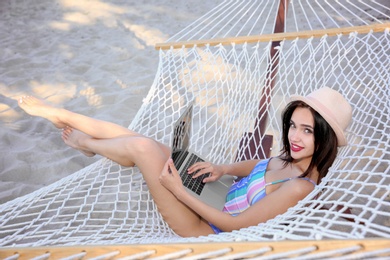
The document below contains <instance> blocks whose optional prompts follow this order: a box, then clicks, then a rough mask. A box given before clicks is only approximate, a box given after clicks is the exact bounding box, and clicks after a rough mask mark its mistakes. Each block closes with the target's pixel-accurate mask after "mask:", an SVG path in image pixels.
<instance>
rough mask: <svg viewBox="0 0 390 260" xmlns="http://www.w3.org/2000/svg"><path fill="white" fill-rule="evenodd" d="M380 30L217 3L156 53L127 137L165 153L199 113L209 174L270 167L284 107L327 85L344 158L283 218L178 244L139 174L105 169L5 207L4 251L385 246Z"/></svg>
mask: <svg viewBox="0 0 390 260" xmlns="http://www.w3.org/2000/svg"><path fill="white" fill-rule="evenodd" d="M287 6H288V8H287ZM275 17H278V18H277V19H275ZM309 17H312V18H311V20H309ZM313 17H314V18H313ZM389 18H390V9H389V7H387V6H385V5H383V4H380V3H378V1H324V2H323V1H321V3H319V2H318V1H303V0H301V1H291V2H290V3H288V1H286V2H285V1H280V3H279V2H278V1H274V0H268V1H265V0H264V1H249V0H248V1H224V2H222V3H221V4H220V5H218V6H216V7H215V8H213V9H212V10H210V11H209V12H208V13H207V14H205V15H204V16H203V17H201V18H199V19H198V20H197V21H195V22H194V23H193V24H191V25H189V26H188V27H187V28H185V29H184V30H183V31H181V32H179V33H178V34H177V35H175V36H174V37H173V38H171V39H170V40H169V41H168V43H165V44H161V45H158V46H156V48H157V49H158V50H159V55H160V61H159V67H158V71H157V73H156V77H155V80H154V83H153V85H152V86H151V89H150V92H149V94H148V95H147V97H146V98H145V99H144V101H143V105H142V107H141V108H140V110H139V112H138V113H137V115H136V117H135V118H134V120H133V121H132V123H131V125H130V126H129V128H131V129H134V130H135V131H138V132H140V133H143V134H145V135H147V136H150V137H152V138H155V139H157V140H159V141H161V142H163V143H166V144H170V143H171V141H172V140H171V134H172V131H173V129H172V126H173V122H175V120H176V119H177V118H179V116H180V114H181V113H182V112H183V110H184V109H185V108H186V106H187V104H188V103H189V101H191V100H194V108H193V111H194V116H193V124H192V133H193V134H192V138H191V147H192V149H193V150H195V151H196V152H198V153H200V154H202V155H203V156H205V157H206V158H207V159H208V160H210V161H212V162H214V163H229V162H234V161H237V160H244V159H251V158H264V157H268V156H274V155H277V154H278V153H279V150H280V147H281V145H280V141H279V140H280V132H281V127H280V112H281V110H282V109H283V107H284V106H285V104H286V103H287V102H288V97H289V96H290V95H291V94H301V95H305V94H307V93H309V92H311V91H313V90H314V89H317V88H319V87H322V86H329V87H331V88H334V89H336V90H338V91H340V92H341V93H342V94H343V95H344V96H345V97H346V98H347V99H348V100H349V101H350V102H351V104H352V106H353V122H352V124H351V125H350V127H349V128H348V129H347V138H348V141H349V145H348V146H346V147H343V148H341V149H340V150H339V154H338V157H337V159H336V161H335V162H334V164H333V166H332V167H331V169H330V171H329V174H328V175H327V177H326V178H325V179H324V180H323V181H322V183H321V184H320V185H318V187H316V188H315V190H314V191H313V192H312V193H311V194H310V195H309V196H307V198H305V199H304V200H302V201H300V202H299V203H298V205H296V206H295V207H292V208H290V209H289V210H288V211H287V212H286V213H285V214H282V215H279V216H277V217H276V218H275V219H272V220H270V221H268V222H266V223H262V224H259V225H258V226H253V227H249V228H245V229H242V230H237V231H233V232H227V233H222V234H219V235H209V236H205V237H198V238H195V237H193V238H182V237H179V236H178V235H176V234H175V233H174V232H173V231H172V230H171V229H170V228H169V227H168V225H167V224H166V223H165V222H164V221H163V219H162V217H161V215H160V214H159V212H158V211H157V208H156V206H155V204H154V202H153V200H152V198H151V196H150V194H149V191H148V188H147V186H146V184H145V183H144V180H143V178H142V174H141V173H140V172H139V170H138V169H137V168H125V167H121V166H119V165H118V164H116V163H114V162H112V161H110V160H108V159H101V160H99V161H97V162H96V163H94V164H92V165H90V166H88V167H86V168H84V169H81V170H80V171H78V172H75V173H74V174H72V175H70V176H68V177H66V178H64V179H62V180H60V181H58V182H56V183H54V184H52V185H50V186H47V187H44V188H42V189H40V190H38V191H36V192H33V193H31V194H29V195H27V196H24V197H20V198H17V199H15V200H12V201H9V202H7V203H5V204H3V205H0V247H16V246H17V247H37V246H53V245H103V244H104V245H110V244H111V245H112V244H147V243H184V242H191V243H198V242H230V241H235V242H237V241H267V240H307V239H311V240H323V239H366V238H378V237H379V238H390V175H389V172H390V166H389V163H390V148H389V141H388V140H390V123H389V107H390V104H389V100H390V87H389V82H390V34H389V30H390V24H389V23H388V21H389ZM325 20H326V21H327V22H326V23H327V24H333V26H332V28H326V27H325V26H324V21H325ZM284 31H285V33H283V32H284ZM171 42H172V43H171Z"/></svg>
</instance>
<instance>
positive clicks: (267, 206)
mask: <svg viewBox="0 0 390 260" xmlns="http://www.w3.org/2000/svg"><path fill="white" fill-rule="evenodd" d="M19 106H20V107H21V108H22V109H23V110H25V111H26V112H27V113H28V114H30V115H34V116H41V117H43V118H46V119H48V120H49V121H51V122H52V123H53V124H54V125H55V126H56V127H57V128H61V129H63V132H62V139H63V140H64V142H65V143H66V144H67V145H69V146H70V147H72V148H74V149H77V150H79V151H81V152H82V153H84V154H85V155H86V156H94V155H95V154H100V155H102V156H105V157H107V158H109V159H111V160H113V161H115V162H117V163H119V164H120V165H123V166H134V165H137V167H138V168H139V169H140V171H141V172H142V174H143V177H144V179H145V181H146V183H147V185H148V187H149V190H150V192H151V194H152V196H153V199H154V201H155V203H156V205H157V207H158V209H159V212H160V213H161V215H162V216H163V218H164V220H165V221H166V222H167V223H168V225H169V226H170V227H171V228H172V229H173V230H174V231H175V232H176V233H177V234H178V235H181V236H200V235H208V234H213V233H219V232H222V231H224V232H228V231H232V230H237V229H240V228H244V227H249V226H253V225H257V224H259V223H261V222H265V221H267V220H269V219H272V218H274V217H275V216H277V215H278V214H281V213H284V212H286V211H287V209H288V208H289V207H292V206H294V205H296V204H297V203H298V201H300V200H302V199H303V198H305V197H306V196H307V195H308V194H309V193H310V192H311V191H313V189H314V187H315V185H316V184H317V183H319V182H320V181H321V179H322V178H323V177H324V176H325V175H326V173H327V171H328V168H329V167H330V166H331V165H332V163H333V161H334V159H335V157H336V154H337V146H342V145H345V144H346V138H345V136H344V129H345V128H346V127H347V126H348V124H349V122H350V120H351V112H352V109H351V106H350V105H349V103H348V102H347V101H346V100H345V99H344V98H343V97H342V95H341V94H340V93H338V92H337V91H334V90H332V89H330V88H327V87H325V88H321V89H319V90H317V91H314V92H313V93H311V94H310V95H308V96H307V97H303V96H293V97H292V98H291V102H290V103H289V104H288V105H287V107H286V109H285V110H284V112H283V115H282V121H283V149H282V152H281V154H280V155H279V156H278V157H273V158H269V159H266V160H262V161H258V160H251V161H243V162H238V163H233V164H226V165H215V164H212V163H209V162H202V163H196V164H194V165H192V166H191V167H190V168H189V169H188V173H189V174H193V175H194V177H198V176H200V175H202V174H205V173H211V174H210V176H209V177H207V178H205V180H204V181H205V182H211V181H216V180H218V179H219V178H220V177H221V176H222V175H224V174H229V175H234V176H239V177H243V178H241V180H240V181H239V182H237V183H234V184H233V185H232V187H231V188H230V191H229V192H228V194H227V198H226V204H225V207H224V209H223V211H219V210H217V209H214V208H212V207H210V206H208V205H206V204H204V203H203V202H201V201H199V200H198V199H196V198H195V197H193V196H191V195H190V194H188V193H187V192H186V191H185V189H184V187H183V185H182V182H181V179H180V176H179V175H178V173H177V170H176V168H175V166H174V163H173V161H172V159H170V152H171V150H170V148H169V147H167V146H166V145H164V144H162V143H159V142H157V141H155V140H153V139H150V138H148V137H146V136H143V135H141V134H139V133H136V132H133V131H131V130H129V129H127V128H125V127H121V126H119V125H116V124H113V123H109V122H105V121H100V120H96V119H93V118H89V117H86V116H83V115H80V114H76V113H73V112H71V111H68V110H65V109H61V108H56V107H53V106H50V105H48V104H46V103H44V102H43V101H41V100H39V99H36V98H34V97H31V96H26V97H22V98H20V100H19ZM149 158H154V162H153V163H150V160H149Z"/></svg>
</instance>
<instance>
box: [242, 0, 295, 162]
mask: <svg viewBox="0 0 390 260" xmlns="http://www.w3.org/2000/svg"><path fill="white" fill-rule="evenodd" d="M288 4H289V0H280V2H279V7H278V13H277V17H276V21H275V27H274V34H275V33H284V24H285V19H286V13H287V7H288ZM278 46H280V40H277V41H272V43H271V48H270V57H269V61H268V66H267V76H266V81H265V85H264V88H263V92H262V95H261V100H260V103H259V113H258V115H257V118H256V121H255V126H254V133H246V135H245V136H244V137H243V138H242V140H241V142H240V148H241V147H246V148H245V150H244V151H243V152H241V153H240V154H239V155H238V156H237V161H241V160H244V159H246V160H248V159H264V158H268V157H270V154H271V149H272V144H273V136H272V135H266V134H265V129H266V125H267V119H268V109H269V106H270V104H271V96H272V90H273V88H274V86H275V83H276V75H277V72H278V64H279V52H278V51H277V49H276V48H277V47H278ZM240 151H241V149H240Z"/></svg>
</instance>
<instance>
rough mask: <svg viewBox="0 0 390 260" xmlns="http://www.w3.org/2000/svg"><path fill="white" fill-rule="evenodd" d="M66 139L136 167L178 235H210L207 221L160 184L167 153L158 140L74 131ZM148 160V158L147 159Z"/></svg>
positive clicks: (75, 146)
mask: <svg viewBox="0 0 390 260" xmlns="http://www.w3.org/2000/svg"><path fill="white" fill-rule="evenodd" d="M72 135H74V136H73V138H72V140H71V141H70V142H74V143H73V144H72V145H71V146H73V147H74V148H76V149H78V150H81V151H87V152H89V153H96V154H100V155H103V156H105V157H107V158H110V159H111V160H113V161H115V162H117V163H119V164H121V165H123V166H134V164H135V165H137V167H138V168H139V169H140V171H141V172H142V174H143V177H144V179H145V181H146V183H147V185H148V187H149V190H150V192H151V194H152V197H153V199H154V201H155V202H156V205H157V207H158V209H159V212H160V213H161V215H162V216H163V218H164V220H165V221H166V222H167V223H168V225H169V226H170V227H171V228H172V229H173V230H174V231H175V232H176V233H177V234H179V235H181V236H200V235H208V234H212V233H213V231H212V229H211V227H210V226H209V225H208V223H207V222H206V221H205V220H204V219H202V218H200V217H199V215H197V214H196V213H195V212H194V211H192V210H191V209H190V208H188V207H187V206H186V205H184V204H183V203H181V202H180V201H178V200H177V199H176V197H175V196H174V195H173V194H172V193H171V192H170V191H169V190H167V189H166V188H165V187H164V186H162V185H161V183H160V181H159V176H160V173H161V171H162V169H163V166H164V164H165V162H166V161H167V160H168V158H169V156H170V152H169V150H164V149H161V146H160V144H159V143H158V142H156V141H154V140H152V139H150V138H146V137H143V136H121V137H116V138H111V139H95V138H92V137H90V136H88V135H85V134H80V132H78V131H77V130H74V131H71V132H70V136H72ZM151 160H152V161H151Z"/></svg>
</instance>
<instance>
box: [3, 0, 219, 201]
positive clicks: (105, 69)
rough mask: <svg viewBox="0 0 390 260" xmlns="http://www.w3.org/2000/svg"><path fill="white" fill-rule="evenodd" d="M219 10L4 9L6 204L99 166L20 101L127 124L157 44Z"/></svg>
mask: <svg viewBox="0 0 390 260" xmlns="http://www.w3.org/2000/svg"><path fill="white" fill-rule="evenodd" d="M217 3H218V2H208V1H205V3H202V2H199V1H196V0H190V1H188V0H186V1H171V0H155V1H129V0H110V1H106V0H91V1H78V0H41V1H28V0H24V1H23V0H22V1H15V0H2V1H0V27H1V31H0V39H1V40H0V134H1V150H0V204H1V203H4V202H6V201H9V200H12V199H14V198H17V197H19V196H22V195H26V194H29V193H31V192H32V191H34V190H37V189H39V188H41V187H43V186H46V185H48V184H51V183H53V182H55V181H57V180H59V179H61V178H63V177H65V176H67V175H69V174H72V173H73V172H75V171H77V170H79V169H81V168H83V167H85V166H87V165H89V164H91V163H93V162H95V161H96V160H98V159H100V158H99V157H94V158H88V157H85V156H83V155H82V154H81V153H79V152H77V151H75V150H73V149H71V148H69V147H68V146H66V145H65V144H64V143H63V141H62V139H61V131H60V130H58V129H56V128H55V127H54V126H53V125H51V124H50V123H48V122H47V121H45V120H44V119H41V118H37V117H31V116H29V115H27V114H26V113H25V112H24V111H22V110H21V109H20V108H19V107H18V105H17V99H18V97H20V96H23V95H34V96H36V97H39V98H42V99H44V100H46V101H47V102H50V103H52V104H54V105H56V106H61V107H65V108H67V109H70V110H72V111H75V112H78V113H82V114H84V115H88V116H91V117H95V118H99V119H103V120H108V121H111V122H114V123H117V124H120V125H123V126H128V125H129V124H130V122H131V121H132V119H133V117H134V115H135V114H136V113H137V111H138V109H139V108H140V106H141V104H142V100H143V98H144V97H145V96H146V94H147V92H148V90H149V88H150V86H151V85H152V82H153V80H154V76H155V74H156V71H157V66H158V51H156V50H155V49H154V45H155V44H156V43H159V42H164V41H166V40H167V39H168V38H169V37H171V36H172V35H174V34H175V33H176V32H178V31H180V30H181V29H183V28H184V27H185V26H186V25H188V24H190V23H191V22H193V21H194V20H195V19H196V18H198V17H200V16H201V15H203V14H204V12H205V10H208V9H209V8H210V6H211V7H212V6H214V5H216V4H217Z"/></svg>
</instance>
